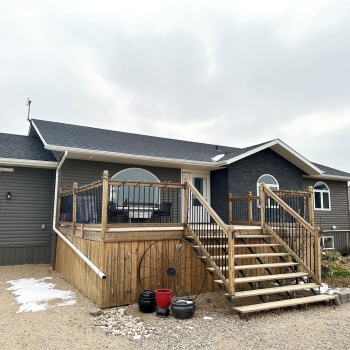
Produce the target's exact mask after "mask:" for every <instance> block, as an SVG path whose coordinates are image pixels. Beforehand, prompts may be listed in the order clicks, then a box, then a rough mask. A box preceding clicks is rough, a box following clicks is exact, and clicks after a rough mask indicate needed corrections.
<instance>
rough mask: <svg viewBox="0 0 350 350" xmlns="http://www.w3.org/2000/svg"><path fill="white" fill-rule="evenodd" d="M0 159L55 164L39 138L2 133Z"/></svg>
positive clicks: (54, 159) (0, 137)
mask: <svg viewBox="0 0 350 350" xmlns="http://www.w3.org/2000/svg"><path fill="white" fill-rule="evenodd" d="M0 158H10V159H22V160H39V161H51V162H55V161H56V158H55V157H54V156H53V154H52V152H50V151H48V150H46V149H44V147H43V144H42V142H41V141H40V139H39V138H38V137H31V136H23V135H12V134H4V133H0Z"/></svg>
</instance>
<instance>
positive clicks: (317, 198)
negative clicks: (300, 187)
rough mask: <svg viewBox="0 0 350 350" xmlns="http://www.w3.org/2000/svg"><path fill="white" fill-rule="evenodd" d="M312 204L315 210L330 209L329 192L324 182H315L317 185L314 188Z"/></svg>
mask: <svg viewBox="0 0 350 350" xmlns="http://www.w3.org/2000/svg"><path fill="white" fill-rule="evenodd" d="M314 202H315V204H314V207H315V209H321V210H330V209H331V195H330V191H329V188H328V186H327V185H326V184H325V183H324V182H317V184H316V185H315V186H314Z"/></svg>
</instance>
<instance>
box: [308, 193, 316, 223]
mask: <svg viewBox="0 0 350 350" xmlns="http://www.w3.org/2000/svg"><path fill="white" fill-rule="evenodd" d="M309 193H310V195H309V220H310V225H311V226H312V227H314V226H315V209H314V188H313V187H312V186H309Z"/></svg>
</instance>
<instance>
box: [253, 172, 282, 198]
mask: <svg viewBox="0 0 350 350" xmlns="http://www.w3.org/2000/svg"><path fill="white" fill-rule="evenodd" d="M262 182H264V183H265V185H266V186H267V187H268V188H269V189H270V190H272V191H274V190H279V188H280V186H279V184H278V182H277V180H276V179H275V178H274V177H273V176H272V175H269V174H265V175H262V176H260V177H259V180H258V182H257V191H258V195H259V188H260V184H261V183H262Z"/></svg>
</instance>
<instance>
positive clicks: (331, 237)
mask: <svg viewBox="0 0 350 350" xmlns="http://www.w3.org/2000/svg"><path fill="white" fill-rule="evenodd" d="M320 238H321V242H320V244H321V246H322V249H323V250H334V237H333V236H322V237H320ZM325 239H331V241H332V248H325V246H324V240H325Z"/></svg>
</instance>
